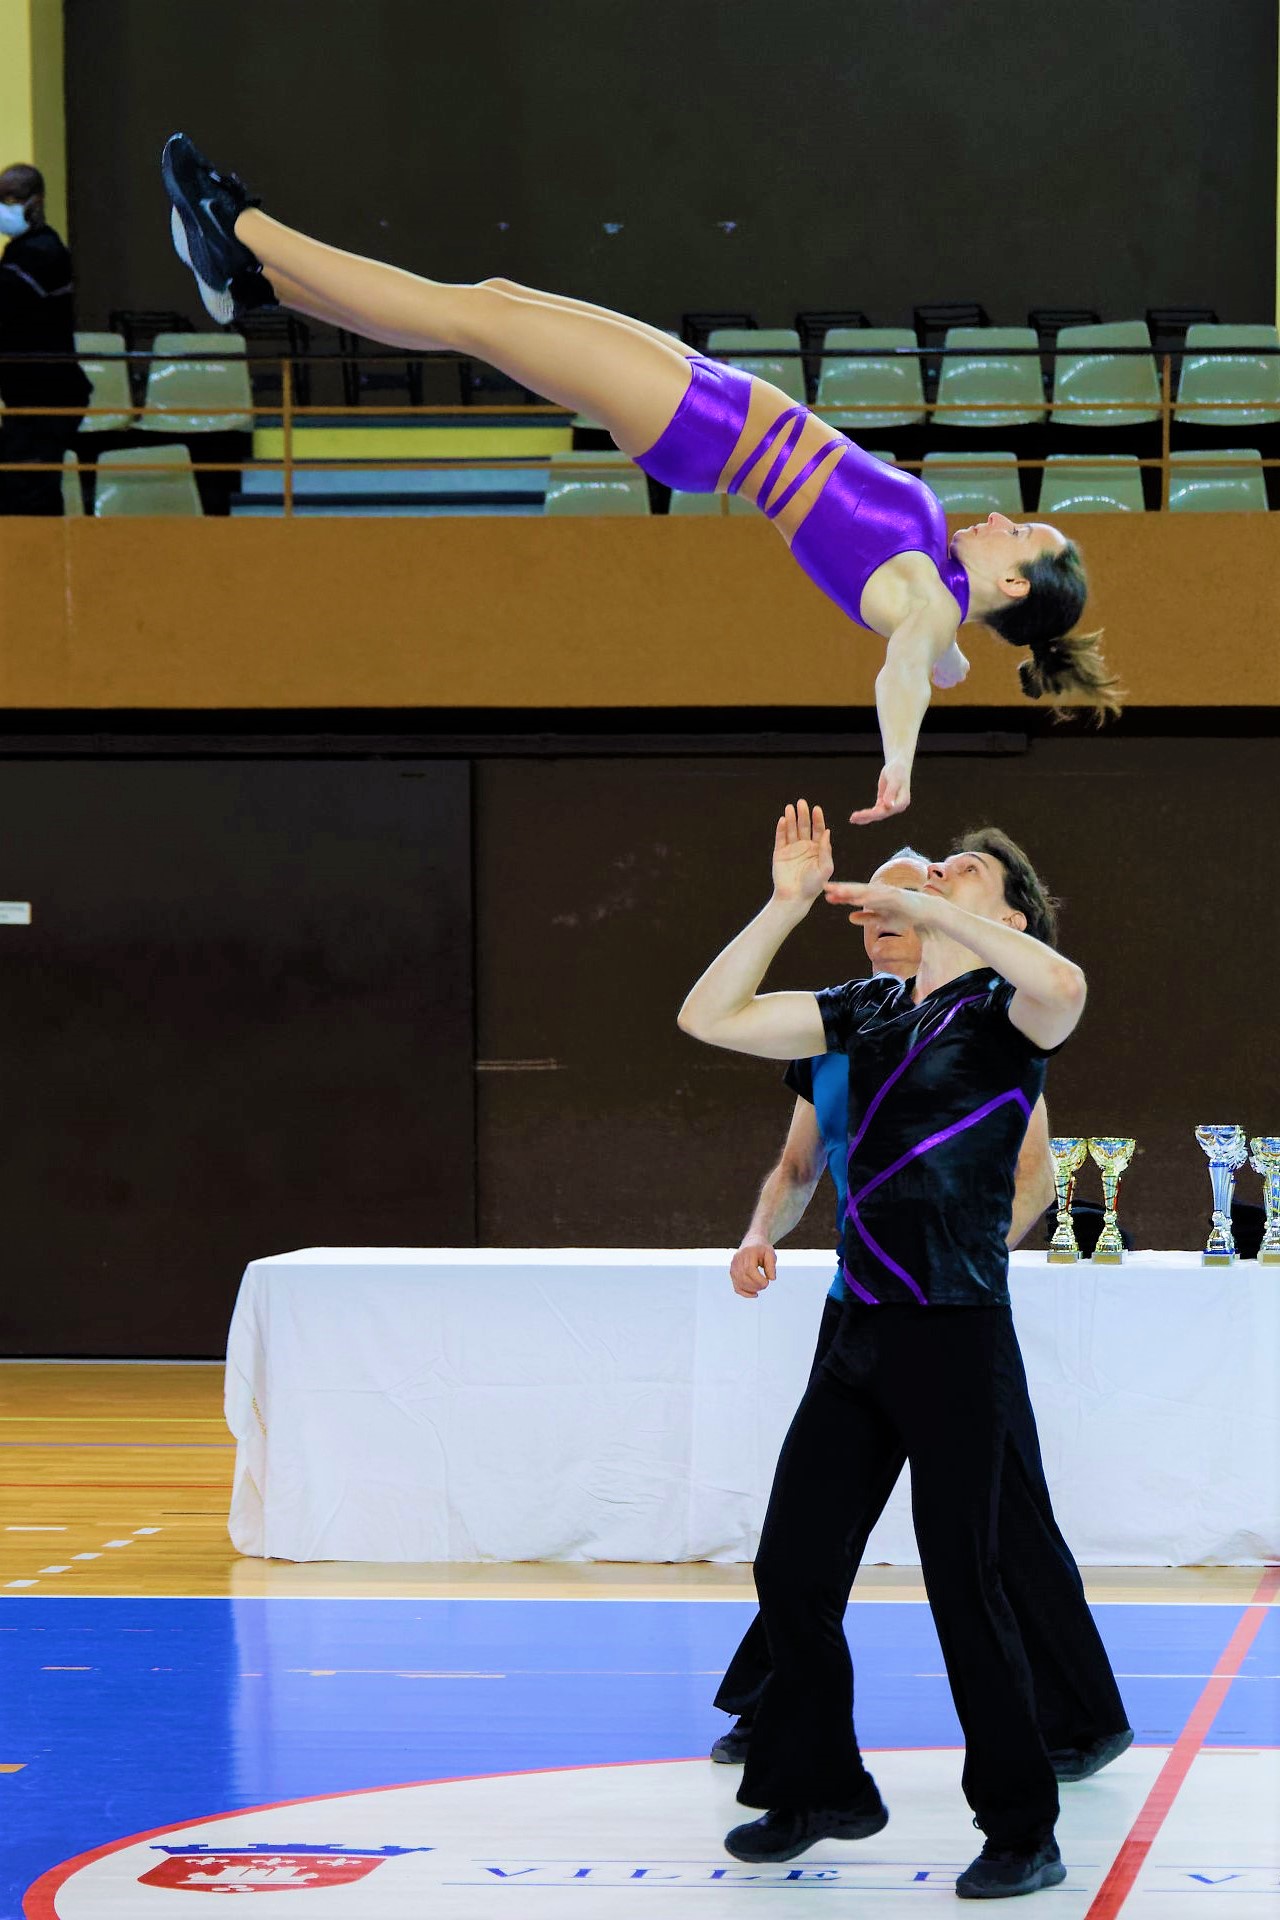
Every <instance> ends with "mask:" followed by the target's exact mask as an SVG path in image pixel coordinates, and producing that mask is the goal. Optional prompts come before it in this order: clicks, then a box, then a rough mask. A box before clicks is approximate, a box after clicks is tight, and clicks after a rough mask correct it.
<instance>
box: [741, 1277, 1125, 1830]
mask: <svg viewBox="0 0 1280 1920" xmlns="http://www.w3.org/2000/svg"><path fill="white" fill-rule="evenodd" d="M839 1313H840V1318H839V1320H838V1322H837V1323H836V1325H835V1327H834V1329H833V1330H832V1340H831V1345H830V1347H829V1350H828V1352H827V1354H826V1356H825V1358H824V1360H823V1363H822V1365H821V1366H819V1367H817V1368H816V1369H815V1372H814V1375H813V1377H812V1378H811V1381H810V1385H809V1388H808V1391H807V1392H806V1394H805V1397H804V1399H803V1400H802V1401H801V1403H800V1407H799V1409H798V1411H797V1413H796V1416H795V1419H794V1420H793V1422H792V1425H791V1429H790V1431H789V1433H788V1435H787V1438H786V1441H785V1442H784V1444H783V1448H782V1453H781V1455H780V1456H779V1460H778V1468H777V1473H776V1475H775V1478H774V1484H773V1491H772V1494H771V1496H770V1500H769V1509H768V1513H767V1514H766V1517H765V1524H764V1532H763V1535H762V1537H761V1542H760V1550H759V1553H758V1555H757V1557H756V1566H755V1572H756V1590H757V1593H758V1595H759V1599H760V1621H761V1627H762V1629H763V1635H764V1645H765V1653H766V1657H767V1661H768V1666H769V1677H768V1679H767V1681H766V1683H765V1684H764V1686H763V1688H762V1689H761V1691H760V1693H759V1700H758V1706H757V1708H756V1711H755V1719H754V1729H753V1732H752V1738H751V1750H750V1754H749V1756H748V1759H747V1764H746V1767H745V1770H744V1773H743V1780H742V1787H741V1789H740V1792H739V1795H738V1797H739V1799H740V1800H741V1801H742V1802H743V1803H744V1804H745V1805H747V1806H753V1807H777V1808H800V1807H833V1808H835V1807H844V1806H852V1805H854V1804H856V1802H857V1800H858V1797H859V1794H860V1792H861V1791H862V1789H863V1787H864V1784H865V1779H866V1770H865V1768H864V1766H863V1763H862V1758H861V1755H860V1753H859V1751H858V1747H857V1742H856V1738H855V1735H854V1731H853V1724H852V1718H853V1671H852V1665H851V1662H850V1658H849V1650H848V1644H847V1642H846V1640H845V1635H844V1613H845V1606H846V1603H847V1600H848V1596H849V1587H850V1584H851V1581H852V1576H853V1573H854V1572H855V1571H856V1569H857V1566H858V1564H859V1562H860V1561H861V1558H862V1553H863V1550H864V1548H865V1546H866V1541H867V1536H868V1534H869V1533H870V1531H871V1529H872V1527H873V1526H874V1525H875V1522H876V1520H877V1519H878V1518H879V1516H880V1514H881V1512H882V1511H883V1509H884V1505H885V1502H886V1501H887V1499H888V1497H889V1494H890V1492H891V1491H892V1489H893V1485H894V1482H895V1481H896V1480H897V1477H898V1474H899V1473H900V1471H901V1469H902V1464H903V1461H904V1459H905V1460H907V1461H909V1462H910V1466H911V1491H912V1515H913V1519H914V1523H915V1531H916V1539H917V1542H918V1545H919V1549H920V1559H921V1565H922V1569H923V1573H924V1580H925V1588H926V1591H927V1593H928V1597H929V1603H930V1607H931V1609H932V1612H933V1617H934V1623H935V1626H936V1628H937V1632H938V1638H939V1640H940V1642H941V1645H942V1652H943V1658H944V1660H945V1663H946V1668H947V1676H948V1679H949V1681H950V1684H951V1692H952V1697H953V1699H954V1701H955V1705H956V1711H957V1714H958V1715H959V1719H960V1723H961V1726H962V1728H963V1730H964V1735H965V1748H966V1751H965V1766H964V1775H963V1784H964V1791H965V1795H966V1797H967V1799H968V1801H969V1804H970V1805H971V1807H972V1808H973V1810H974V1813H975V1814H976V1816H977V1818H978V1822H979V1824H980V1825H981V1826H982V1828H983V1829H984V1830H985V1832H986V1833H987V1834H988V1835H989V1836H990V1837H991V1838H992V1839H993V1840H995V1841H997V1842H998V1843H1000V1844H1003V1845H1015V1846H1016V1845H1021V1844H1024V1843H1029V1842H1031V1841H1034V1840H1037V1839H1039V1838H1041V1837H1042V1836H1044V1835H1045V1834H1047V1833H1048V1832H1049V1831H1051V1829H1052V1827H1053V1824H1054V1821H1055V1819H1056V1817H1057V1809H1058V1796H1057V1785H1056V1782H1055V1780H1054V1776H1053V1769H1052V1766H1051V1765H1050V1762H1049V1758H1048V1749H1049V1748H1050V1747H1057V1746H1078V1745H1080V1744H1083V1743H1087V1741H1088V1740H1089V1739H1092V1738H1097V1737H1099V1736H1100V1735H1101V1734H1103V1733H1109V1732H1114V1731H1117V1730H1118V1729H1119V1728H1121V1727H1123V1726H1124V1725H1125V1714H1124V1707H1123V1704H1122V1702H1121V1700H1120V1697H1119V1693H1118V1691H1117V1689H1116V1686H1115V1681H1114V1678H1113V1676H1112V1675H1111V1669H1110V1665H1109V1663H1108V1661H1107V1657H1106V1653H1105V1651H1104V1650H1103V1648H1102V1644H1101V1641H1100V1639H1099V1637H1098V1634H1097V1629H1096V1628H1095V1627H1094V1624H1093V1620H1092V1616H1091V1615H1090V1614H1089V1610H1088V1607H1087V1605H1086V1603H1085V1600H1084V1592H1083V1587H1082V1584H1081V1581H1080V1575H1079V1572H1078V1570H1077V1568H1076V1566H1075V1562H1074V1560H1073V1559H1072V1557H1071V1554H1070V1552H1069V1551H1068V1549H1067V1547H1066V1544H1065V1542H1064V1541H1063V1540H1062V1536H1061V1534H1060V1533H1059V1532H1058V1529H1057V1526H1056V1524H1055V1522H1054V1520H1053V1511H1052V1507H1051V1505H1050V1502H1049V1495H1048V1489H1047V1487H1046V1486H1045V1484H1044V1474H1043V1470H1042V1468H1041V1464H1040V1453H1039V1446H1038V1442H1037V1440H1036V1432H1035V1419H1034V1415H1033V1413H1032V1410H1031V1405H1030V1401H1029V1398H1028V1395H1027V1384H1026V1375H1025V1372H1024V1370H1023V1366H1022V1356H1021V1354H1020V1352H1019V1350H1018V1343H1017V1338H1016V1335H1015V1333H1014V1330H1013V1321H1012V1316H1011V1314H1010V1311H1009V1309H1008V1308H1007V1307H927V1308H919V1307H914V1306H913V1307H863V1306H861V1305H859V1304H856V1303H854V1304H848V1305H845V1306H844V1307H842V1308H840V1309H839ZM737 1664H738V1663H737V1662H736V1661H735V1666H736V1665H737ZM739 1677H741V1676H739ZM732 1680H733V1669H732V1668H731V1670H730V1674H729V1675H728V1676H726V1682H725V1686H724V1687H723V1688H722V1689H721V1695H720V1696H718V1703H719V1704H727V1702H728V1689H729V1688H730V1684H731V1681H732ZM738 1697H741V1696H738ZM739 1711H741V1709H739Z"/></svg>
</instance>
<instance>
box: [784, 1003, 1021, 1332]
mask: <svg viewBox="0 0 1280 1920" xmlns="http://www.w3.org/2000/svg"><path fill="white" fill-rule="evenodd" d="M914 984H915V983H914V981H911V980H907V981H900V980H896V979H895V978H894V977H893V976H892V975H891V974H877V975H875V976H874V978H872V979H870V980H851V981H848V982H846V983H845V985H843V986H839V987H830V988H827V989H825V990H824V991H822V992H820V993H819V994H818V995H817V1001H818V1006H819V1009H820V1011H821V1013H822V1024H823V1027H824V1029H825V1031H826V1036H827V1049H828V1051H829V1052H832V1053H847V1054H848V1056H849V1153H848V1199H847V1203H846V1211H845V1216H844V1221H843V1230H842V1234H841V1245H840V1253H841V1261H842V1270H843V1273H844V1277H845V1280H846V1283H847V1284H848V1286H849V1287H850V1289H851V1291H852V1292H853V1295H854V1298H855V1299H857V1300H862V1301H864V1302H868V1303H870V1302H876V1303H878V1304H882V1305H891V1304H901V1305H917V1306H919V1305H936V1306H1003V1305H1006V1304H1007V1303H1008V1300H1009V1286H1008V1273H1009V1252H1008V1247H1007V1244H1006V1238H1007V1235H1008V1232H1009V1223H1010V1220H1011V1219H1012V1216H1013V1189H1014V1178H1015V1174H1016V1171H1017V1164H1018V1151H1019V1148H1020V1147H1021V1145H1022V1139H1023V1135H1024V1134H1025V1132H1026V1129H1027V1121H1028V1120H1029V1118H1030V1115H1031V1109H1032V1107H1033V1106H1034V1105H1035V1103H1036V1101H1037V1100H1038V1099H1039V1097H1040V1094H1041V1092H1042V1090H1043V1088H1044V1073H1045V1060H1046V1059H1047V1057H1048V1054H1047V1052H1046V1050H1044V1049H1042V1048H1040V1047H1037V1046H1036V1045H1035V1043H1034V1042H1033V1041H1031V1040H1028V1039H1027V1037H1026V1035H1025V1034H1023V1033H1020V1032H1019V1030H1018V1029H1017V1027H1015V1026H1014V1025H1013V1024H1012V1022H1011V1021H1010V1019H1009V1004H1010V1002H1011V1000H1012V999H1013V993H1014V989H1013V987H1012V986H1011V985H1010V983H1009V982H1008V981H1007V980H1004V979H1002V978H1001V976H1000V975H999V974H997V973H993V972H992V970H991V969H990V968H989V967H983V968H978V969H975V970H974V971H973V972H971V973H965V974H961V975H960V977H959V978H958V979H956V980H949V981H947V982H946V984H945V985H944V986H941V987H938V988H936V989H935V990H934V992H932V993H930V994H927V995H926V996H925V998H924V999H923V1000H922V1001H921V1002H920V1003H919V1005H916V1003H915V1002H914V1001H913V1000H912V997H911V995H912V989H913V986H914ZM1052 1051H1056V1049H1053V1050H1052Z"/></svg>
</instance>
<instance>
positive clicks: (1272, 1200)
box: [1249, 1133, 1280, 1267]
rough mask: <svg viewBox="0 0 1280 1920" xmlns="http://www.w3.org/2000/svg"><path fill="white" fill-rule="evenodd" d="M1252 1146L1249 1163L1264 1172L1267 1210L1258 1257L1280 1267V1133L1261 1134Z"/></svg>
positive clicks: (1263, 1181)
mask: <svg viewBox="0 0 1280 1920" xmlns="http://www.w3.org/2000/svg"><path fill="white" fill-rule="evenodd" d="M1249 1145H1250V1147H1251V1149H1252V1151H1251V1153H1250V1155H1249V1165H1250V1166H1251V1167H1252V1168H1253V1170H1254V1172H1255V1173H1260V1174H1261V1175H1262V1198H1263V1201H1264V1203H1265V1205H1266V1209H1267V1224H1266V1229H1265V1231H1264V1232H1263V1235H1262V1245H1261V1246H1260V1247H1259V1248H1258V1259H1259V1261H1260V1262H1261V1264H1262V1265H1263V1266H1264V1267H1280V1134H1277V1133H1263V1134H1259V1136H1258V1138H1257V1139H1256V1140H1251V1141H1250V1142H1249Z"/></svg>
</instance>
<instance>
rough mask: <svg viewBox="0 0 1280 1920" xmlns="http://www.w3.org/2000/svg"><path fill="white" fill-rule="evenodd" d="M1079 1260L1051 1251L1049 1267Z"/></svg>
mask: <svg viewBox="0 0 1280 1920" xmlns="http://www.w3.org/2000/svg"><path fill="white" fill-rule="evenodd" d="M1079 1258H1080V1254H1079V1251H1078V1250H1077V1251H1076V1252H1075V1253H1054V1252H1053V1251H1052V1249H1050V1252H1049V1255H1048V1260H1049V1265H1050V1266H1051V1267H1074V1265H1075V1264H1076V1261H1077V1260H1078V1259H1079ZM1276 1258H1277V1260H1280V1254H1277V1255H1276Z"/></svg>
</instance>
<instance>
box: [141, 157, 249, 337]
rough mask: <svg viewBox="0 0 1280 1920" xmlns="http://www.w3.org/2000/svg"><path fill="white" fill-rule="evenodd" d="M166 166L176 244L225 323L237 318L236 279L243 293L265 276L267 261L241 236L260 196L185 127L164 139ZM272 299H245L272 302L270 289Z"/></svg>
mask: <svg viewBox="0 0 1280 1920" xmlns="http://www.w3.org/2000/svg"><path fill="white" fill-rule="evenodd" d="M160 171H161V174H162V176H163V179H164V186H165V192H166V193H167V194H168V196H169V198H170V200H171V201H172V203H173V211H172V213H171V215H170V229H171V231H172V234H173V245H174V249H175V251H176V253H177V255H178V258H179V259H180V260H181V261H182V262H183V264H184V266H188V267H190V269H191V271H192V273H194V275H195V277H196V284H197V286H198V287H199V289H200V298H201V299H202V300H203V301H204V304H205V306H206V308H207V309H208V311H209V312H210V313H211V314H212V315H213V318H214V319H215V320H216V321H218V323H219V325H221V326H226V325H227V324H228V322H229V321H231V320H233V319H234V318H235V313H236V305H237V299H236V294H235V293H233V291H232V284H231V283H232V281H233V280H235V281H237V283H238V285H239V287H240V290H241V293H242V294H243V293H244V292H245V291H246V290H247V288H248V286H249V284H250V283H249V281H247V280H246V276H249V275H256V276H257V279H258V280H259V281H262V282H263V285H264V287H265V286H266V283H265V281H263V274H262V262H261V261H260V260H259V259H258V257H257V255H256V254H254V253H252V252H251V251H250V250H249V248H248V247H246V246H245V245H244V243H243V242H242V241H240V240H237V239H236V234H235V225H236V220H237V218H238V216H239V215H240V214H242V213H243V212H244V210H245V208H246V207H259V206H261V205H262V202H261V201H260V200H257V199H255V198H254V197H253V196H252V195H250V194H249V193H248V192H247V190H246V188H245V185H244V182H243V181H242V180H239V179H237V177H236V175H235V174H234V173H219V172H218V170H217V168H216V167H211V166H210V165H209V162H208V161H207V160H206V159H205V157H204V155H203V154H202V153H201V152H200V151H199V149H198V148H197V147H196V146H195V145H194V143H193V142H192V141H191V140H189V139H188V138H187V136H186V134H185V133H175V134H173V135H172V136H171V137H170V138H169V139H168V140H166V141H165V144H164V153H163V155H162V156H161V161H160ZM267 293H268V299H267V300H266V301H252V300H245V299H243V298H242V299H241V301H240V305H241V306H242V307H246V306H249V305H266V304H270V303H271V302H273V301H274V299H275V296H274V294H272V293H271V292H270V289H269V288H268V289H267Z"/></svg>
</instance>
